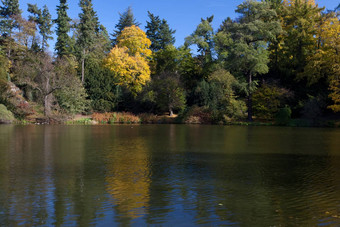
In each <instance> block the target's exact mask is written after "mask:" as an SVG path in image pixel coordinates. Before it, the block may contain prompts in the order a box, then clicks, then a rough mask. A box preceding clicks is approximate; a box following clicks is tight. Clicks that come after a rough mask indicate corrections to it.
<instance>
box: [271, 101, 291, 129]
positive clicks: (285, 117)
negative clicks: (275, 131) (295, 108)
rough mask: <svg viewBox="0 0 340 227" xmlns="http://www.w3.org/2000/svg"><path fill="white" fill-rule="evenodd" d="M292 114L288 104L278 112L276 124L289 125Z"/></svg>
mask: <svg viewBox="0 0 340 227" xmlns="http://www.w3.org/2000/svg"><path fill="white" fill-rule="evenodd" d="M291 115H292V110H291V109H290V108H289V107H288V106H285V107H284V108H281V109H280V110H279V111H278V112H277V114H276V118H275V122H276V124H278V125H288V124H289V123H290V121H291Z"/></svg>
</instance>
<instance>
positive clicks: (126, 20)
mask: <svg viewBox="0 0 340 227" xmlns="http://www.w3.org/2000/svg"><path fill="white" fill-rule="evenodd" d="M119 16H120V18H119V21H118V23H117V24H116V25H115V28H116V29H115V30H114V32H113V34H111V35H112V46H114V45H116V44H117V38H118V37H119V36H120V34H121V33H122V31H123V30H124V28H126V27H131V26H132V25H135V26H137V27H138V26H139V25H140V23H138V22H137V21H136V19H135V17H134V15H133V12H132V8H131V6H129V7H128V8H127V9H126V11H125V12H124V13H119Z"/></svg>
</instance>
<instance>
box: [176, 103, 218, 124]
mask: <svg viewBox="0 0 340 227" xmlns="http://www.w3.org/2000/svg"><path fill="white" fill-rule="evenodd" d="M181 118H182V121H183V122H185V123H188V124H191V123H195V124H210V123H212V122H213V118H212V114H211V111H210V110H209V109H208V108H206V107H198V106H192V107H190V108H189V109H188V110H187V111H186V112H185V113H184V114H183V116H181Z"/></svg>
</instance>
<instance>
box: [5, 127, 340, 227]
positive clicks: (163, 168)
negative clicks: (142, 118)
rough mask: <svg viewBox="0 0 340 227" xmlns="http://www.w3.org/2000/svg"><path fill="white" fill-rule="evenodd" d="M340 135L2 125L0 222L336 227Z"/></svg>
mask: <svg viewBox="0 0 340 227" xmlns="http://www.w3.org/2000/svg"><path fill="white" fill-rule="evenodd" d="M339 138H340V131H339V130H337V129H303V128H276V127H237V126H228V127H226V126H196V125H193V126H187V125H141V126H134V125H128V126H127V125H117V126H1V127H0V225H4V226H17V225H31V226H39V225H41V226H46V225H56V226H64V225H79V226H87V225H102V226H106V225H112V224H120V225H135V226H139V225H179V226H187V225H236V226H239V225H242V226H275V225H276V226H290V225H303V226H315V225H339V224H340V213H339V207H340V188H339V187H340V168H339V166H340V150H339V147H340V140H339Z"/></svg>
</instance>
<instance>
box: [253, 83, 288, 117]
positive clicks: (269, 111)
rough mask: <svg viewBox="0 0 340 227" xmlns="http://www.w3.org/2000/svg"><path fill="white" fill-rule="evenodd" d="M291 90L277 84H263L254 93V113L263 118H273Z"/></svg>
mask: <svg viewBox="0 0 340 227" xmlns="http://www.w3.org/2000/svg"><path fill="white" fill-rule="evenodd" d="M288 96H289V92H288V91H287V90H285V89H283V88H280V87H278V86H276V85H270V84H262V86H261V87H260V88H258V89H257V90H256V92H255V93H254V95H253V108H254V114H255V115H256V116H257V117H259V118H262V119H272V118H274V117H275V114H276V113H277V112H278V111H279V109H280V107H282V102H283V100H284V99H285V98H286V97H288Z"/></svg>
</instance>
